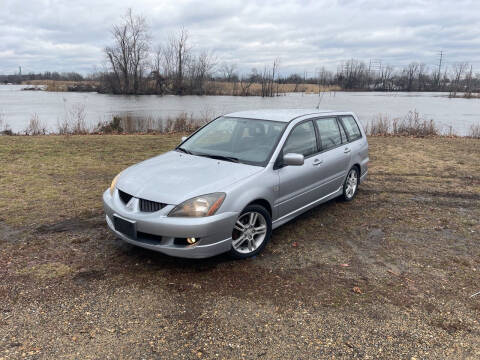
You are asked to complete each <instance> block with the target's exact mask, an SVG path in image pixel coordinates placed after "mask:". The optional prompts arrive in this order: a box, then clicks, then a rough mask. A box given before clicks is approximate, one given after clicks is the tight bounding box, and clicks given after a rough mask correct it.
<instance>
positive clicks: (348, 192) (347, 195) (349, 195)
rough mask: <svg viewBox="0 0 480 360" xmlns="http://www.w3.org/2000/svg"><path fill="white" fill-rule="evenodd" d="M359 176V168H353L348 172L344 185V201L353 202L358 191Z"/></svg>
mask: <svg viewBox="0 0 480 360" xmlns="http://www.w3.org/2000/svg"><path fill="white" fill-rule="evenodd" d="M358 179H359V174H358V170H357V167H355V166H354V167H352V168H351V169H350V171H349V172H348V175H347V177H346V179H345V182H344V183H343V195H342V199H343V200H344V201H352V200H353V198H354V197H355V195H356V194H357V190H358Z"/></svg>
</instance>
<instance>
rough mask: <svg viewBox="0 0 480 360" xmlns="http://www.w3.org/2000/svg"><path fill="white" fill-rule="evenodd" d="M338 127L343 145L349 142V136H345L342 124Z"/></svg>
mask: <svg viewBox="0 0 480 360" xmlns="http://www.w3.org/2000/svg"><path fill="white" fill-rule="evenodd" d="M338 127H339V128H340V134H341V135H342V144H345V143H347V142H348V139H347V135H346V134H345V130H343V126H342V124H340V123H338Z"/></svg>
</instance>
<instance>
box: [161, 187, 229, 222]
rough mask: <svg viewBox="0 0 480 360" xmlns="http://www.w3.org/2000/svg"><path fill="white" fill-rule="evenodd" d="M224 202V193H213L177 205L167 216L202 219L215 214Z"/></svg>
mask: <svg viewBox="0 0 480 360" xmlns="http://www.w3.org/2000/svg"><path fill="white" fill-rule="evenodd" d="M223 200H225V193H213V194H207V195H202V196H197V197H195V198H193V199H190V200H187V201H184V202H183V203H181V204H180V205H177V206H176V207H175V208H174V209H173V210H172V211H170V213H169V214H168V216H176V217H203V216H211V215H213V214H215V212H216V211H217V210H218V208H219V207H220V205H222V203H223Z"/></svg>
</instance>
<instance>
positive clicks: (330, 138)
mask: <svg viewBox="0 0 480 360" xmlns="http://www.w3.org/2000/svg"><path fill="white" fill-rule="evenodd" d="M315 121H316V122H317V126H318V132H319V133H320V140H321V142H322V150H328V149H331V148H334V147H337V146H338V145H341V144H342V137H341V136H340V130H339V128H338V124H337V119H336V118H325V119H318V120H315Z"/></svg>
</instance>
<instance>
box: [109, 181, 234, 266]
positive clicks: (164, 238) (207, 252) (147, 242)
mask: <svg viewBox="0 0 480 360" xmlns="http://www.w3.org/2000/svg"><path fill="white" fill-rule="evenodd" d="M103 207H104V210H105V215H106V216H105V217H106V221H107V224H108V227H109V228H110V230H112V232H113V233H114V234H115V235H116V236H117V237H119V238H120V239H122V240H124V241H126V242H128V243H130V244H133V245H136V246H140V247H143V248H146V249H150V250H154V251H158V252H161V253H164V254H166V255H170V256H177V257H183V258H206V257H210V256H215V255H218V254H221V253H224V252H227V251H229V250H230V249H231V246H232V238H231V236H232V230H233V226H234V224H235V222H236V221H237V218H238V213H236V212H224V213H221V214H216V215H213V216H208V217H203V218H180V217H167V214H168V213H169V212H170V210H171V209H172V208H173V206H172V205H167V206H166V207H165V208H163V209H161V210H160V211H157V212H152V213H148V212H140V211H136V210H135V211H132V210H130V209H128V208H127V207H126V206H125V204H124V203H123V202H122V201H121V200H120V198H119V196H118V191H117V190H115V192H114V194H113V196H112V195H110V190H108V189H107V190H106V191H105V192H104V193H103ZM114 215H115V216H117V217H120V218H123V219H126V220H129V221H132V222H135V227H136V231H137V234H148V235H153V236H154V237H155V239H153V240H152V236H148V237H142V236H141V235H137V237H136V238H133V237H130V236H127V235H125V234H123V233H121V232H119V231H117V230H116V229H115V226H114V224H113V216H114ZM187 237H195V238H197V239H200V240H199V241H198V242H197V243H195V244H193V245H177V244H175V243H174V240H175V238H187Z"/></svg>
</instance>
